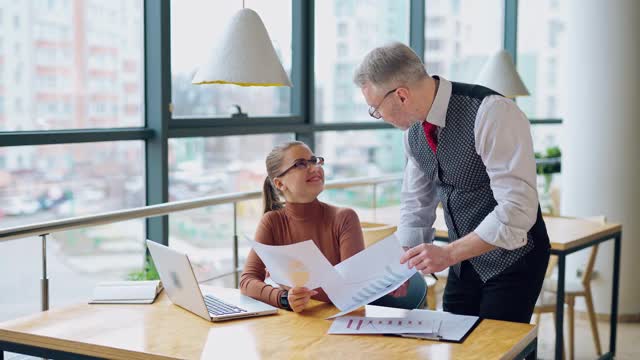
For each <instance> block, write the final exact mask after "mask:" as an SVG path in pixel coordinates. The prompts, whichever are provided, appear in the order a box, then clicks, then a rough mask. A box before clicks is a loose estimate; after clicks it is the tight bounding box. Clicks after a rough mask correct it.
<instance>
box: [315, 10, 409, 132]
mask: <svg viewBox="0 0 640 360" xmlns="http://www.w3.org/2000/svg"><path fill="white" fill-rule="evenodd" d="M315 4H316V7H315V14H316V18H315V23H316V27H317V29H316V31H315V51H314V53H315V55H316V56H315V59H314V60H315V71H316V74H315V75H316V76H315V79H316V80H315V82H316V89H315V98H314V99H315V104H316V110H315V111H316V121H318V122H332V123H335V122H355V121H358V122H361V121H371V120H372V119H371V117H369V115H368V113H367V108H368V106H367V104H366V103H365V101H364V98H363V97H362V94H361V93H360V89H358V87H357V86H355V85H354V84H353V81H352V79H353V72H354V70H355V68H356V66H358V64H359V63H360V62H361V61H362V59H363V57H364V55H366V53H367V52H369V51H370V50H372V49H373V48H375V47H376V46H381V45H384V44H386V43H388V42H391V41H400V42H403V43H405V44H408V43H409V1H406V0H381V1H373V2H372V1H358V0H343V1H333V0H328V1H316V3H315Z"/></svg>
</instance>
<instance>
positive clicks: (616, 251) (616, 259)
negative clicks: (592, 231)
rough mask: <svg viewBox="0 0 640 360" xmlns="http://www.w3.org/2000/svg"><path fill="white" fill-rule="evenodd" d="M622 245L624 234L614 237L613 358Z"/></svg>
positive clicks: (610, 341) (610, 346)
mask: <svg viewBox="0 0 640 360" xmlns="http://www.w3.org/2000/svg"><path fill="white" fill-rule="evenodd" d="M621 243H622V232H619V233H618V234H617V235H616V236H615V237H614V243H613V244H614V248H613V288H612V289H611V319H610V321H609V325H610V326H611V331H610V335H609V352H610V355H611V356H614V355H615V354H616V332H617V330H618V291H619V290H620V289H619V288H620V246H621Z"/></svg>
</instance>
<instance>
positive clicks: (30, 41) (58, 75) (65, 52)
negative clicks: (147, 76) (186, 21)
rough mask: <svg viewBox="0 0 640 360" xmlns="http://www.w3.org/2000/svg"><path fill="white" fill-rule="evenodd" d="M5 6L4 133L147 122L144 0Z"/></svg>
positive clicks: (1, 37)
mask: <svg viewBox="0 0 640 360" xmlns="http://www.w3.org/2000/svg"><path fill="white" fill-rule="evenodd" d="M0 10H1V11H2V14H3V16H4V19H5V21H4V25H3V27H4V30H3V31H2V32H0V131H19V130H52V129H80V128H82V129H84V128H109V127H133V126H141V125H143V124H144V119H143V109H144V97H143V88H144V86H143V85H144V84H143V76H144V71H143V70H144V67H143V66H144V64H143V41H142V36H143V34H142V32H143V22H142V17H143V2H142V1H141V0H117V1H98V0H91V1H89V0H87V1H70V0H47V1H45V0H33V1H17V2H9V1H4V2H0ZM9 19H11V20H10V21H6V20H9Z"/></svg>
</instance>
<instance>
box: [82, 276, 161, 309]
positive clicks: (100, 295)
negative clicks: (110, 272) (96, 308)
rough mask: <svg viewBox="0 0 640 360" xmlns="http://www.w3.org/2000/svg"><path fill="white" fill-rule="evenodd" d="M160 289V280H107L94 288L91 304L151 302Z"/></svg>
mask: <svg viewBox="0 0 640 360" xmlns="http://www.w3.org/2000/svg"><path fill="white" fill-rule="evenodd" d="M160 291H162V283H161V282H160V280H149V281H106V282H101V283H99V284H98V285H97V286H96V287H95V289H93V296H92V297H91V301H89V304H151V303H153V301H154V300H155V299H156V296H157V295H158V294H159V293H160Z"/></svg>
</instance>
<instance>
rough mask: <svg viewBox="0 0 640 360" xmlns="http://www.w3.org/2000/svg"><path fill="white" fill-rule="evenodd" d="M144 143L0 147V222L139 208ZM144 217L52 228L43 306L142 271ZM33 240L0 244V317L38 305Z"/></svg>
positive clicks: (4, 225)
mask: <svg viewBox="0 0 640 360" xmlns="http://www.w3.org/2000/svg"><path fill="white" fill-rule="evenodd" d="M141 164H144V143H143V142H142V141H135V142H133V141H131V142H104V143H92V144H69V145H46V146H20V147H4V148H0V227H2V228H7V227H12V226H18V225H26V224H34V223H40V222H45V221H50V220H55V219H61V218H69V217H73V216H81V215H89V214H93V213H100V212H105V211H112V210H118V209H123V208H130V207H138V206H144V203H145V191H144V173H143V171H144V170H143V169H144V166H140V165H141ZM143 239H144V220H131V221H127V222H120V223H115V224H111V225H104V226H98V227H88V228H84V229H78V230H72V231H66V232H58V233H54V234H53V236H51V237H50V238H49V241H48V243H47V251H48V259H47V266H48V275H49V277H50V278H51V281H50V291H51V306H52V307H53V306H59V305H63V304H68V303H73V302H78V301H85V300H86V299H87V297H88V296H89V295H90V294H91V289H92V288H93V286H94V285H95V283H96V282H98V281H102V280H122V279H126V278H127V276H129V275H132V274H134V273H136V272H140V271H141V270H142V268H143V254H144V247H143ZM40 257H41V243H40V239H39V238H36V237H30V238H25V239H17V240H12V241H8V242H2V243H0V273H3V274H9V273H13V274H15V276H4V277H2V278H0V293H2V294H8V295H7V296H2V297H0V299H1V300H0V309H2V310H0V319H7V318H11V317H15V316H18V315H23V314H26V313H30V312H34V311H39V309H40V305H39V304H40V301H39V299H40V295H39V292H40V285H39V283H40V280H39V279H40V278H41V271H42V270H41V259H40Z"/></svg>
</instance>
